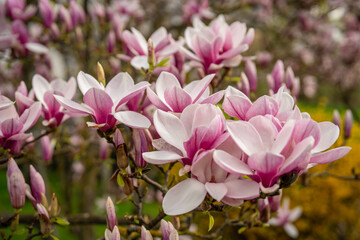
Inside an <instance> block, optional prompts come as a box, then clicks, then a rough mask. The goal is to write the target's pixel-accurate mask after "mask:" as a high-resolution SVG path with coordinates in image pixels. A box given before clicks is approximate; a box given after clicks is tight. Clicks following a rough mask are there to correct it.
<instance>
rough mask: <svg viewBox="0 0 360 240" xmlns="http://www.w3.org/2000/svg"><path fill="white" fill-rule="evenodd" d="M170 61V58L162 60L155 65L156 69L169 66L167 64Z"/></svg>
mask: <svg viewBox="0 0 360 240" xmlns="http://www.w3.org/2000/svg"><path fill="white" fill-rule="evenodd" d="M169 60H170V58H165V59H163V60H161V61H160V62H159V63H158V64H156V65H155V67H154V68H157V67H164V66H167V62H168V61H169Z"/></svg>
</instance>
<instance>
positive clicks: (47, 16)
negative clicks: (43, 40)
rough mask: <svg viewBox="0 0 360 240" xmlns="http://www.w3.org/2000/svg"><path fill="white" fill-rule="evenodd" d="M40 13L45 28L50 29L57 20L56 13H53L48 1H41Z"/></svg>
mask: <svg viewBox="0 0 360 240" xmlns="http://www.w3.org/2000/svg"><path fill="white" fill-rule="evenodd" d="M39 11H40V16H41V19H42V21H43V24H44V26H45V27H47V28H50V27H51V25H52V24H53V23H54V22H55V20H56V12H55V11H53V9H52V7H51V5H50V3H49V1H48V0H39Z"/></svg>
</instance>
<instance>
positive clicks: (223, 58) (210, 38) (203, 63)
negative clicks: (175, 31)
mask: <svg viewBox="0 0 360 240" xmlns="http://www.w3.org/2000/svg"><path fill="white" fill-rule="evenodd" d="M185 39H186V44H187V46H188V47H189V48H190V50H191V51H192V52H191V51H189V50H187V49H185V48H183V49H182V50H183V52H184V53H185V55H186V57H187V58H189V59H190V60H192V65H193V66H194V67H197V68H199V69H202V70H203V73H204V74H210V73H216V72H217V71H218V70H219V69H220V68H222V67H235V66H237V65H239V63H240V61H241V56H240V54H241V53H242V52H244V51H246V50H247V49H248V48H249V45H250V44H251V43H252V41H253V39H254V29H252V28H251V29H249V31H248V32H247V33H246V25H245V24H244V23H240V22H234V23H232V24H231V25H230V26H229V25H228V24H227V23H226V22H225V18H224V16H223V15H220V16H219V17H217V18H216V19H214V20H213V21H212V22H211V23H210V25H209V26H206V25H205V24H204V23H203V22H201V21H200V20H199V19H195V21H194V27H188V28H187V29H186V30H185Z"/></svg>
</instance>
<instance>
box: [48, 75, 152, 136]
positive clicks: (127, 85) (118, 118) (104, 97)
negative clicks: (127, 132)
mask: <svg viewBox="0 0 360 240" xmlns="http://www.w3.org/2000/svg"><path fill="white" fill-rule="evenodd" d="M77 81H78V85H79V88H80V91H81V92H82V94H83V95H84V104H79V103H76V102H74V101H71V100H69V99H66V98H64V97H62V96H55V98H56V99H57V101H58V102H59V103H60V104H61V105H62V106H63V107H64V108H65V109H67V113H68V114H70V115H72V116H86V115H90V116H91V117H92V118H93V120H94V122H88V123H87V124H88V126H89V127H95V128H99V129H100V130H101V131H107V130H110V129H113V128H114V127H115V125H116V124H117V123H118V122H121V123H123V124H125V125H127V126H129V127H132V128H148V127H150V125H151V123H150V121H149V119H147V118H146V117H145V116H143V115H141V114H140V113H137V112H134V111H128V110H127V109H126V106H125V104H126V103H127V102H128V101H129V100H130V99H131V98H132V97H134V96H136V95H137V94H139V93H141V92H142V91H144V89H145V88H146V87H147V86H148V85H149V83H147V82H140V83H138V84H135V85H134V81H133V79H132V78H131V76H130V75H129V74H128V73H119V74H117V75H116V76H115V77H113V78H112V79H111V80H110V81H109V83H108V84H107V85H106V87H105V86H104V85H103V84H102V83H99V82H98V81H97V80H96V79H95V78H94V77H92V76H91V75H89V74H86V73H84V72H80V73H79V74H78V77H77Z"/></svg>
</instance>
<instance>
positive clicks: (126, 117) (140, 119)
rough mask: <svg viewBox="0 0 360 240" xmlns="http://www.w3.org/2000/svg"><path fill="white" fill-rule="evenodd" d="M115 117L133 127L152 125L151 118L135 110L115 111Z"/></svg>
mask: <svg viewBox="0 0 360 240" xmlns="http://www.w3.org/2000/svg"><path fill="white" fill-rule="evenodd" d="M114 117H115V118H116V119H117V120H118V121H120V122H122V123H123V124H125V125H126V126H129V127H132V128H149V127H150V126H151V122H150V120H149V119H148V118H147V117H145V116H144V115H142V114H140V113H138V112H134V111H121V112H117V113H114Z"/></svg>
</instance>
